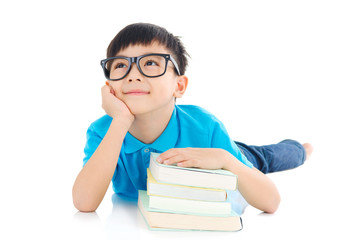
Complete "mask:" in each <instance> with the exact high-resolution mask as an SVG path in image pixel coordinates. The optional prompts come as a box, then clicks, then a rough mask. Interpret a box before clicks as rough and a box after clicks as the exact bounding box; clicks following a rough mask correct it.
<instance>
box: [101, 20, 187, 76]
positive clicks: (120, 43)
mask: <svg viewBox="0 0 362 240" xmlns="http://www.w3.org/2000/svg"><path fill="white" fill-rule="evenodd" d="M154 41H157V42H159V43H160V44H161V45H164V46H165V47H166V48H168V49H169V50H170V51H171V55H172V56H173V57H174V59H175V60H176V62H177V65H178V67H179V70H180V73H181V75H184V74H185V71H186V67H187V56H188V57H189V54H188V53H187V52H186V49H185V47H184V45H183V44H182V42H181V40H180V37H178V36H174V35H173V34H172V33H169V32H168V31H167V30H166V29H165V28H163V27H160V26H157V25H154V24H150V23H134V24H130V25H128V26H126V27H125V28H123V29H122V30H121V31H120V32H119V33H118V34H117V35H116V36H115V37H114V38H113V40H112V41H111V43H110V44H109V46H108V48H107V58H110V57H114V56H116V54H117V53H118V52H119V51H121V50H124V49H125V48H127V47H128V46H130V45H135V44H141V45H150V44H152V43H153V42H154Z"/></svg>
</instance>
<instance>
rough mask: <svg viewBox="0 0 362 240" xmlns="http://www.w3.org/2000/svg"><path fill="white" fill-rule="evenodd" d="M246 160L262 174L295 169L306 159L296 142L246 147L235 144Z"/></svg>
mask: <svg viewBox="0 0 362 240" xmlns="http://www.w3.org/2000/svg"><path fill="white" fill-rule="evenodd" d="M235 143H236V145H237V146H238V147H239V149H240V151H241V152H242V153H243V154H244V155H245V156H246V158H247V159H248V160H249V161H250V162H251V163H252V164H253V165H254V167H255V168H257V169H259V170H260V171H261V172H263V173H272V172H279V171H284V170H288V169H292V168H296V167H298V166H300V165H302V164H303V163H304V161H305V159H306V152H305V149H304V147H303V146H302V145H301V144H300V143H299V142H297V141H294V140H289V139H288V140H284V141H281V142H280V143H277V144H271V145H265V146H248V145H246V144H244V143H241V142H236V141H235Z"/></svg>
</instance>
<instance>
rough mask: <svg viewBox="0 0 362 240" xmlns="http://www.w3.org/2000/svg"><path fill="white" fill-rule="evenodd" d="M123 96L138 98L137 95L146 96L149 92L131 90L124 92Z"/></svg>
mask: <svg viewBox="0 0 362 240" xmlns="http://www.w3.org/2000/svg"><path fill="white" fill-rule="evenodd" d="M124 94H126V95H135V96H138V95H147V94H150V92H149V91H144V90H141V89H133V90H130V91H127V92H125V93H124Z"/></svg>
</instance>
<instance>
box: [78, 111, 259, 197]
mask: <svg viewBox="0 0 362 240" xmlns="http://www.w3.org/2000/svg"><path fill="white" fill-rule="evenodd" d="M111 121H112V118H111V117H110V116H108V115H105V116H103V117H101V118H100V119H98V120H96V121H95V122H93V123H92V124H91V125H90V127H89V128H88V131H87V143H86V146H85V148H84V153H85V157H84V159H83V166H84V165H85V164H86V163H87V161H88V160H89V158H90V157H91V156H92V155H93V153H94V152H95V150H96V149H97V147H98V145H99V144H100V143H101V141H102V139H103V137H104V136H105V134H106V133H107V130H108V128H109V126H110V124H111ZM186 147H194V148H222V149H225V150H227V151H228V152H230V153H231V154H233V155H234V156H235V157H236V158H237V159H239V160H240V161H241V162H242V163H244V164H245V165H247V166H248V167H250V168H251V167H253V165H252V164H251V163H250V162H249V161H248V160H247V159H246V157H245V156H244V155H243V154H242V153H241V152H240V150H239V148H238V147H237V146H236V144H235V143H234V141H233V140H231V139H230V137H229V135H228V133H227V131H226V129H225V127H224V125H223V124H222V123H221V122H220V121H219V120H218V119H217V118H216V117H215V116H214V115H212V114H211V113H209V112H207V111H206V110H204V109H202V108H200V107H197V106H192V105H176V106H175V108H174V111H173V114H172V116H171V119H170V121H169V123H168V125H167V127H166V129H165V130H164V131H163V133H162V134H161V136H160V137H159V138H157V139H156V141H154V142H153V143H151V144H145V143H142V142H141V141H139V140H138V139H136V138H135V137H133V136H132V135H131V134H130V133H127V134H126V136H125V139H124V141H123V145H122V149H121V153H120V155H119V158H118V163H117V167H116V169H115V172H114V175H113V179H112V183H113V190H114V192H115V193H117V194H120V195H123V196H126V197H131V198H137V197H138V190H139V189H141V190H146V188H147V168H148V167H149V163H150V152H157V153H162V152H165V151H167V150H169V149H171V148H186Z"/></svg>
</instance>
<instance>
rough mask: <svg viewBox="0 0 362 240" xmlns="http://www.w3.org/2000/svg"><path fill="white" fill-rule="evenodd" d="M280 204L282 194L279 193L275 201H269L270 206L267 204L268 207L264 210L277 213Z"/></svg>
mask: <svg viewBox="0 0 362 240" xmlns="http://www.w3.org/2000/svg"><path fill="white" fill-rule="evenodd" d="M279 204H280V195H279V194H278V196H277V197H276V198H275V199H274V200H273V201H270V202H269V204H268V206H266V208H265V209H264V212H266V213H269V214H273V213H275V212H276V211H277V210H278V208H279Z"/></svg>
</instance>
